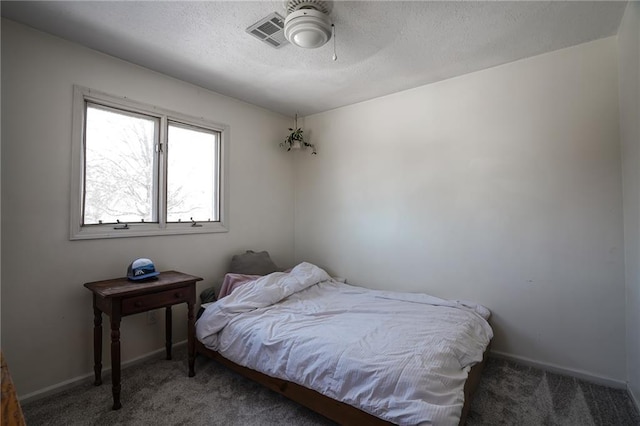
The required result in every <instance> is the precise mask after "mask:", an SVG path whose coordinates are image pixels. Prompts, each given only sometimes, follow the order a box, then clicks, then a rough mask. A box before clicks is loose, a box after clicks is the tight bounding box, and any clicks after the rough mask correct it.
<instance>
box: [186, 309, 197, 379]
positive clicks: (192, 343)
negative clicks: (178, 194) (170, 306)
mask: <svg viewBox="0 0 640 426" xmlns="http://www.w3.org/2000/svg"><path fill="white" fill-rule="evenodd" d="M187 327H188V328H187V346H188V351H189V377H193V376H195V375H196V372H195V370H194V365H195V361H196V326H195V322H194V320H193V303H191V302H189V303H187Z"/></svg>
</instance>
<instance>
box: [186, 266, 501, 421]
mask: <svg viewBox="0 0 640 426" xmlns="http://www.w3.org/2000/svg"><path fill="white" fill-rule="evenodd" d="M488 315H489V312H488V311H487V309H486V308H484V307H482V306H479V305H475V304H471V303H462V302H456V301H449V300H443V299H439V298H435V297H431V296H428V295H425V294H412V293H396V292H384V291H375V290H367V289H364V288H359V287H353V286H349V285H346V284H342V283H339V282H336V281H333V280H332V279H331V278H330V277H329V275H327V273H326V272H325V271H324V270H322V269H320V268H318V267H317V266H314V265H312V264H309V263H302V264H300V265H298V266H296V267H295V268H294V269H293V270H292V271H291V272H290V273H274V274H271V275H267V276H265V277H262V278H260V279H258V280H256V281H254V282H252V283H249V284H246V285H243V286H241V287H239V288H238V289H236V290H235V291H234V292H233V293H232V294H231V295H229V296H227V297H225V298H222V299H221V300H219V301H217V302H216V303H214V304H212V305H211V306H209V307H207V309H206V310H205V312H204V313H203V315H202V317H201V318H200V319H199V320H198V322H197V323H196V334H197V337H198V339H199V340H200V341H201V342H202V343H204V345H205V346H207V347H208V348H210V349H213V350H215V351H218V352H220V354H222V355H223V356H224V357H225V358H227V359H229V360H231V361H234V362H235V363H237V364H240V365H243V366H245V367H249V368H251V369H254V370H257V371H260V372H262V373H265V374H267V375H269V376H272V377H278V378H281V379H285V380H288V381H291V382H295V383H298V384H300V385H303V386H305V387H307V388H310V389H314V390H316V391H318V392H320V393H322V394H324V395H326V396H329V397H331V398H334V399H336V400H339V401H343V402H345V403H347V404H350V405H353V406H355V407H358V408H360V409H361V410H363V411H366V412H368V413H371V414H373V415H374V416H377V417H380V418H382V419H385V420H388V421H390V422H393V423H396V424H401V425H416V424H434V425H457V424H458V421H459V418H460V414H461V410H462V405H463V403H464V394H463V386H464V382H465V380H466V378H467V374H468V371H469V369H470V367H471V366H472V365H473V364H475V363H477V362H479V361H480V360H481V359H482V354H483V352H484V350H485V348H486V347H487V345H488V344H489V341H490V340H491V338H492V337H493V333H492V330H491V327H490V326H489V324H488V323H487V321H486V320H485V318H488Z"/></svg>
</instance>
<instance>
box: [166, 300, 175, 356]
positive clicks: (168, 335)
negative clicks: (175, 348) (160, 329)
mask: <svg viewBox="0 0 640 426" xmlns="http://www.w3.org/2000/svg"><path fill="white" fill-rule="evenodd" d="M172 325H173V321H172V320H171V306H167V307H166V308H165V311H164V334H165V338H166V347H167V359H171V344H172V342H171V333H172V329H171V328H172Z"/></svg>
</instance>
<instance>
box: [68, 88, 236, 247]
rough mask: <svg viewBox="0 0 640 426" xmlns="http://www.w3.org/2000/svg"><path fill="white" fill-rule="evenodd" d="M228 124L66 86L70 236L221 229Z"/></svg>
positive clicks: (129, 234)
mask: <svg viewBox="0 0 640 426" xmlns="http://www.w3.org/2000/svg"><path fill="white" fill-rule="evenodd" d="M228 137H229V128H228V126H224V125H218V124H214V123H209V122H207V121H205V120H203V119H197V118H193V117H187V116H184V115H182V114H178V113H173V112H170V111H164V110H161V109H160V108H156V107H151V106H147V105H143V104H139V103H136V102H133V101H130V100H129V99H125V98H117V97H114V96H110V95H106V94H103V93H98V92H96V91H94V90H91V89H86V88H82V87H75V88H74V123H73V160H74V161H73V169H74V170H73V171H72V189H73V193H72V197H71V204H72V205H71V208H72V213H71V239H85V238H112V237H132V236H145V235H163V234H190V233H205V232H225V231H227V230H228V228H227V226H226V223H225V222H226V220H225V219H226V200H225V195H226V192H227V191H226V190H225V185H226V176H225V167H224V166H225V163H226V161H225V158H224V156H225V153H226V152H228V150H227V149H226V146H225V145H226V142H227V140H228Z"/></svg>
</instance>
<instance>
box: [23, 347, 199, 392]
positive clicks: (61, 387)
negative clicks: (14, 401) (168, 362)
mask: <svg viewBox="0 0 640 426" xmlns="http://www.w3.org/2000/svg"><path fill="white" fill-rule="evenodd" d="M186 344H187V341H186V340H183V341H181V342H178V343H174V344H173V346H172V347H173V348H176V347H179V346H182V345H186ZM164 351H165V348H162V349H158V350H155V351H153V352H149V353H146V354H144V355H140V356H139V357H136V358H133V359H130V360H128V361H126V362H123V363H122V365H121V368H127V367H131V366H133V365H136V364H140V363H142V362H144V361H147V360H149V359H151V358H154V357H155V356H156V355H158V354H160V353H164ZM110 371H111V367H108V368H103V369H102V374H103V377H104V374H105V373H109V372H110ZM93 377H94V373H93V372H91V373H87V374H84V375H82V376H78V377H74V378H72V379H69V380H65V381H63V382H60V383H56V384H55V385H51V386H47V387H46V388H42V389H39V390H37V391H35V392H31V393H28V394H26V395H20V396H18V400H20V403H21V404H28V403H30V402H33V401H37V400H39V399H41V398H44V397H47V396H49V395H53V394H56V393H59V392H62V391H65V390H67V389H70V388H73V387H75V386H78V385H80V384H81V383H82V382H85V381H86V380H88V379H89V378H93Z"/></svg>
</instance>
